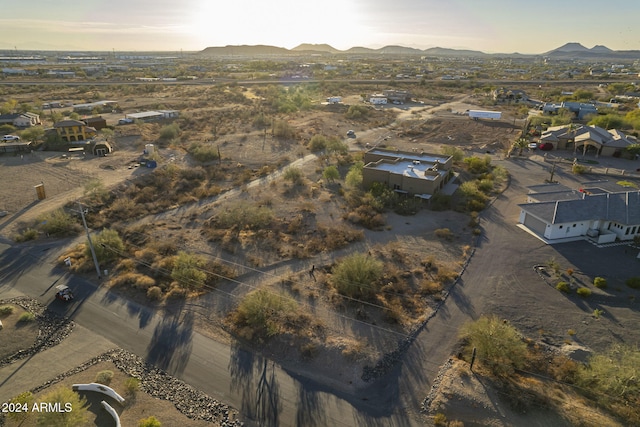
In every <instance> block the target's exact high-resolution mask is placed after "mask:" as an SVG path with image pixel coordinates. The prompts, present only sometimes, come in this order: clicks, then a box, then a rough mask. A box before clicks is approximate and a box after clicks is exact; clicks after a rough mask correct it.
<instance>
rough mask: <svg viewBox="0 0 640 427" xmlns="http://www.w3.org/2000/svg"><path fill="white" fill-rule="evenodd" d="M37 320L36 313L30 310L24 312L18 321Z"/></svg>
mask: <svg viewBox="0 0 640 427" xmlns="http://www.w3.org/2000/svg"><path fill="white" fill-rule="evenodd" d="M34 320H36V315H35V314H33V313H30V312H26V313H22V314H21V315H20V317H19V318H18V322H20V323H29V322H33V321H34Z"/></svg>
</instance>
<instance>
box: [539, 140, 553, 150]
mask: <svg viewBox="0 0 640 427" xmlns="http://www.w3.org/2000/svg"><path fill="white" fill-rule="evenodd" d="M538 148H539V149H541V150H542V151H551V150H553V144H552V143H550V142H543V143H542V144H539V145H538Z"/></svg>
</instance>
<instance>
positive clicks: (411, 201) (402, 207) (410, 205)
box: [393, 197, 422, 215]
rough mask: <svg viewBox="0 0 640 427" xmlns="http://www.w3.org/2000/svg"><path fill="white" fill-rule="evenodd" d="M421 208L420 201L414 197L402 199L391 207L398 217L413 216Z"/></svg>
mask: <svg viewBox="0 0 640 427" xmlns="http://www.w3.org/2000/svg"><path fill="white" fill-rule="evenodd" d="M421 207H422V201H421V200H420V199H418V198H415V197H402V198H400V200H398V202H397V203H396V204H395V206H393V211H394V212H395V213H397V214H398V215H415V214H417V213H418V211H419V210H420V208H421Z"/></svg>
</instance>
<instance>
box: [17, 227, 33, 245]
mask: <svg viewBox="0 0 640 427" xmlns="http://www.w3.org/2000/svg"><path fill="white" fill-rule="evenodd" d="M37 238H38V230H36V229H35V228H27V229H26V230H24V231H23V232H22V233H21V234H18V235H17V236H16V237H15V241H16V242H18V243H20V242H28V241H29V240H35V239H37Z"/></svg>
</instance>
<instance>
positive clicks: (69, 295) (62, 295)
mask: <svg viewBox="0 0 640 427" xmlns="http://www.w3.org/2000/svg"><path fill="white" fill-rule="evenodd" d="M56 290H57V292H56V299H57V300H60V301H65V302H67V301H72V300H73V298H74V296H73V292H71V289H69V287H68V286H67V285H58V286H56Z"/></svg>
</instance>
